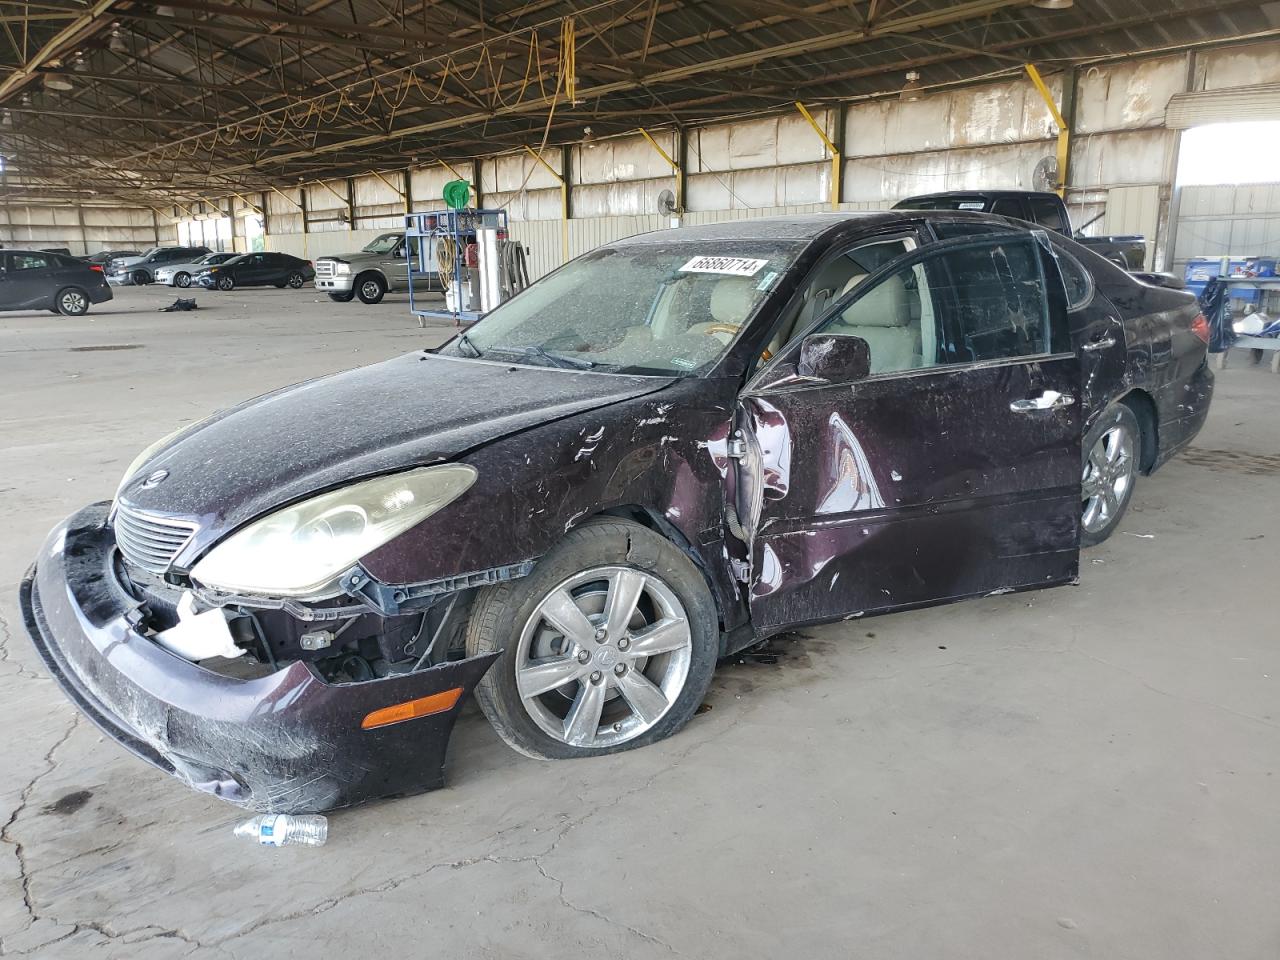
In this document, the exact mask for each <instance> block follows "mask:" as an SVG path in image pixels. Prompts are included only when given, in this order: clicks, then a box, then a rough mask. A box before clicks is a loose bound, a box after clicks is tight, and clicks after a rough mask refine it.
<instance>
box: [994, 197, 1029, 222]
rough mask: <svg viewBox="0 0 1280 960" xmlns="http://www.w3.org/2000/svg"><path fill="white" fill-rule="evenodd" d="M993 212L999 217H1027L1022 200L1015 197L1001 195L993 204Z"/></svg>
mask: <svg viewBox="0 0 1280 960" xmlns="http://www.w3.org/2000/svg"><path fill="white" fill-rule="evenodd" d="M991 212H992V213H994V214H995V215H996V216H997V217H1013V218H1014V219H1015V220H1025V219H1027V214H1026V211H1025V210H1023V209H1022V201H1021V200H1018V199H1016V198H1014V197H1001V198H1000V199H999V200H997V201H996V202H995V203H993V204H992V205H991Z"/></svg>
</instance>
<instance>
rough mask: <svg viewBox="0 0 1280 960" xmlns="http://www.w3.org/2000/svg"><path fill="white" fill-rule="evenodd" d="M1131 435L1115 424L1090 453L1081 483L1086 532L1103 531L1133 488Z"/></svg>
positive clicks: (1122, 426) (1099, 439)
mask: <svg viewBox="0 0 1280 960" xmlns="http://www.w3.org/2000/svg"><path fill="white" fill-rule="evenodd" d="M1133 450H1134V437H1133V433H1132V432H1131V431H1130V430H1129V429H1128V427H1126V426H1125V425H1124V424H1122V423H1117V424H1116V425H1115V426H1113V427H1111V429H1109V430H1107V431H1106V432H1105V433H1103V434H1102V436H1100V437H1099V438H1098V442H1097V443H1095V444H1094V445H1093V449H1092V450H1090V451H1089V459H1088V460H1086V461H1085V464H1084V476H1083V477H1082V478H1081V480H1080V496H1081V501H1082V503H1083V505H1084V512H1083V514H1082V516H1081V520H1080V523H1081V526H1083V527H1084V529H1085V530H1087V531H1088V532H1089V533H1096V532H1098V531H1099V530H1103V529H1105V528H1106V527H1107V525H1108V524H1109V523H1111V521H1112V519H1113V518H1115V517H1116V516H1117V515H1118V514H1119V512H1120V508H1121V507H1122V506H1123V505H1124V502H1125V499H1126V498H1127V497H1128V496H1129V492H1130V490H1132V489H1133V472H1134V468H1135V466H1136V461H1135V460H1134V456H1133Z"/></svg>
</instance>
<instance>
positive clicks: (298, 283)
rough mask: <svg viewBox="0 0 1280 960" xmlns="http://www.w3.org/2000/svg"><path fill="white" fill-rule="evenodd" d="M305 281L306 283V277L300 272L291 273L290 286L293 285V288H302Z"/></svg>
mask: <svg viewBox="0 0 1280 960" xmlns="http://www.w3.org/2000/svg"><path fill="white" fill-rule="evenodd" d="M304 283H306V278H305V277H304V276H303V275H302V274H300V273H291V274H289V286H291V287H293V289H295V290H299V289H301V287H302V285H303V284H304Z"/></svg>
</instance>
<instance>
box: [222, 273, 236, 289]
mask: <svg viewBox="0 0 1280 960" xmlns="http://www.w3.org/2000/svg"><path fill="white" fill-rule="evenodd" d="M235 288H236V278H235V277H233V276H231V274H229V273H224V274H222V275H221V276H220V277H218V289H219V290H234V289H235Z"/></svg>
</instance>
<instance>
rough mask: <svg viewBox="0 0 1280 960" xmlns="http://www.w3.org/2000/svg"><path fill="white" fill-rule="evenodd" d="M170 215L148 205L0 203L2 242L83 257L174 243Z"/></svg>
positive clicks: (0, 239)
mask: <svg viewBox="0 0 1280 960" xmlns="http://www.w3.org/2000/svg"><path fill="white" fill-rule="evenodd" d="M175 236H176V231H175V228H174V227H173V225H172V224H171V223H170V222H169V218H159V219H157V217H156V215H155V212H154V211H152V210H150V209H132V208H122V207H75V206H71V205H66V206H53V205H46V206H28V205H22V206H17V205H11V204H4V205H3V206H0V243H3V244H4V245H5V246H6V247H35V248H37V249H39V248H42V247H66V248H67V249H68V250H70V251H71V252H72V253H73V254H75V255H77V256H83V255H85V254H89V253H97V252H98V251H99V250H107V249H117V250H124V249H139V250H141V249H145V248H146V247H150V246H154V245H155V244H156V243H164V242H172V241H173V238H174V237H175Z"/></svg>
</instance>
